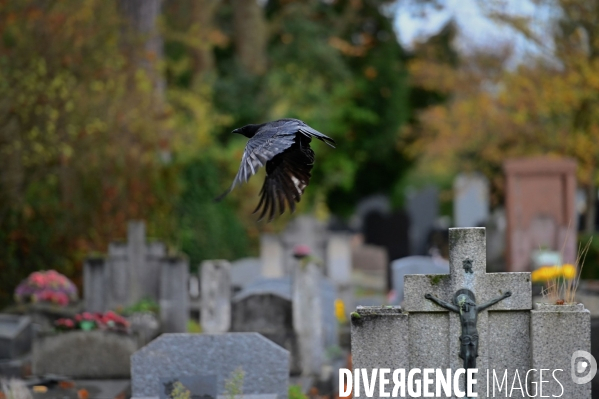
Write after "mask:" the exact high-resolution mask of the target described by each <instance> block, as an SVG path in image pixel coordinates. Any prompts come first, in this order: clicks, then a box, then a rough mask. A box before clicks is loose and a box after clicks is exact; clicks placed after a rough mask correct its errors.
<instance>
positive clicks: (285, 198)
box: [254, 136, 314, 222]
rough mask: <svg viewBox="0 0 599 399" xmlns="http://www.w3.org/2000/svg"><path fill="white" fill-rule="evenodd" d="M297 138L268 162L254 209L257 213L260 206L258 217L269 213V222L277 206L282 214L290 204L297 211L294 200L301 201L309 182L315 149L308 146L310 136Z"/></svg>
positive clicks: (260, 218)
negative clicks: (258, 198)
mask: <svg viewBox="0 0 599 399" xmlns="http://www.w3.org/2000/svg"><path fill="white" fill-rule="evenodd" d="M296 141H297V142H296V143H294V144H293V145H292V146H291V147H289V148H288V149H286V150H284V151H283V152H282V153H280V154H278V155H276V156H275V157H274V158H273V159H272V160H270V161H268V162H267V163H266V178H265V179H264V184H263V185H262V190H261V191H260V202H258V206H257V207H256V209H255V210H254V213H256V212H258V211H260V210H261V212H260V216H259V218H258V220H262V219H263V218H264V216H266V215H267V214H268V221H269V222H270V221H271V220H272V219H273V218H274V216H275V214H276V212H277V209H278V210H279V214H283V212H284V211H285V209H286V208H287V207H288V208H289V209H291V212H294V211H295V203H296V202H299V201H300V198H301V196H302V194H303V193H304V189H305V188H306V186H307V185H308V183H309V182H310V177H311V174H310V171H311V170H312V166H313V165H314V152H313V151H312V149H311V148H310V146H309V139H308V140H306V139H303V140H302V139H301V138H300V137H299V136H298V138H297V140H296ZM300 143H301V145H300Z"/></svg>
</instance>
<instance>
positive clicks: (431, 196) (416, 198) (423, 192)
mask: <svg viewBox="0 0 599 399" xmlns="http://www.w3.org/2000/svg"><path fill="white" fill-rule="evenodd" d="M406 210H407V212H408V216H409V218H410V247H411V248H410V255H428V253H427V249H428V248H427V246H426V244H427V239H428V235H429V233H430V232H431V230H432V229H433V228H434V227H435V222H436V221H437V218H438V217H439V189H438V188H437V187H435V186H428V187H424V188H422V189H420V190H410V191H409V192H408V193H407V198H406Z"/></svg>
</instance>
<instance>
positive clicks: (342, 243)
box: [326, 233, 354, 309]
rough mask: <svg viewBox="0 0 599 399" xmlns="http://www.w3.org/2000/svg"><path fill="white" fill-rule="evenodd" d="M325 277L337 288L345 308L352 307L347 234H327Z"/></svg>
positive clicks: (350, 251) (350, 264) (349, 251)
mask: <svg viewBox="0 0 599 399" xmlns="http://www.w3.org/2000/svg"><path fill="white" fill-rule="evenodd" d="M326 268H327V277H328V278H329V279H330V280H331V282H332V283H333V284H334V285H335V287H336V288H337V292H338V294H339V299H341V300H342V301H343V303H344V305H345V308H346V309H353V307H354V306H353V301H354V298H353V286H352V279H351V273H352V247H351V236H350V235H349V234H342V233H333V234H330V235H329V240H328V242H327V257H326Z"/></svg>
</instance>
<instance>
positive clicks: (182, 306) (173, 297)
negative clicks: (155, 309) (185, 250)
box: [159, 257, 189, 332]
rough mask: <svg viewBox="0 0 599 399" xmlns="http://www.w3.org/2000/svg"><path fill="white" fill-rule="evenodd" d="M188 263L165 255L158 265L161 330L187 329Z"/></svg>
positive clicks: (179, 330) (175, 330)
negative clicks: (159, 265)
mask: <svg viewBox="0 0 599 399" xmlns="http://www.w3.org/2000/svg"><path fill="white" fill-rule="evenodd" d="M188 280H189V264H188V261H187V259H184V258H176V257H167V258H165V259H164V260H163V263H162V265H161V267H160V301H159V304H160V322H161V328H162V331H163V332H183V331H187V321H188V320H189V293H188V289H187V281H188Z"/></svg>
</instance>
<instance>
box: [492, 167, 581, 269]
mask: <svg viewBox="0 0 599 399" xmlns="http://www.w3.org/2000/svg"><path fill="white" fill-rule="evenodd" d="M503 169H504V171H505V179H506V184H505V191H506V196H505V209H506V214H507V263H506V264H507V270H508V271H526V270H530V263H531V254H532V251H535V250H538V249H539V248H543V249H547V250H553V251H560V252H562V259H563V262H564V263H571V264H573V263H574V261H575V260H576V250H577V248H576V231H577V225H578V216H577V214H576V201H575V199H576V161H574V160H573V159H554V158H525V159H510V160H507V161H505V162H504V164H503Z"/></svg>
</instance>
